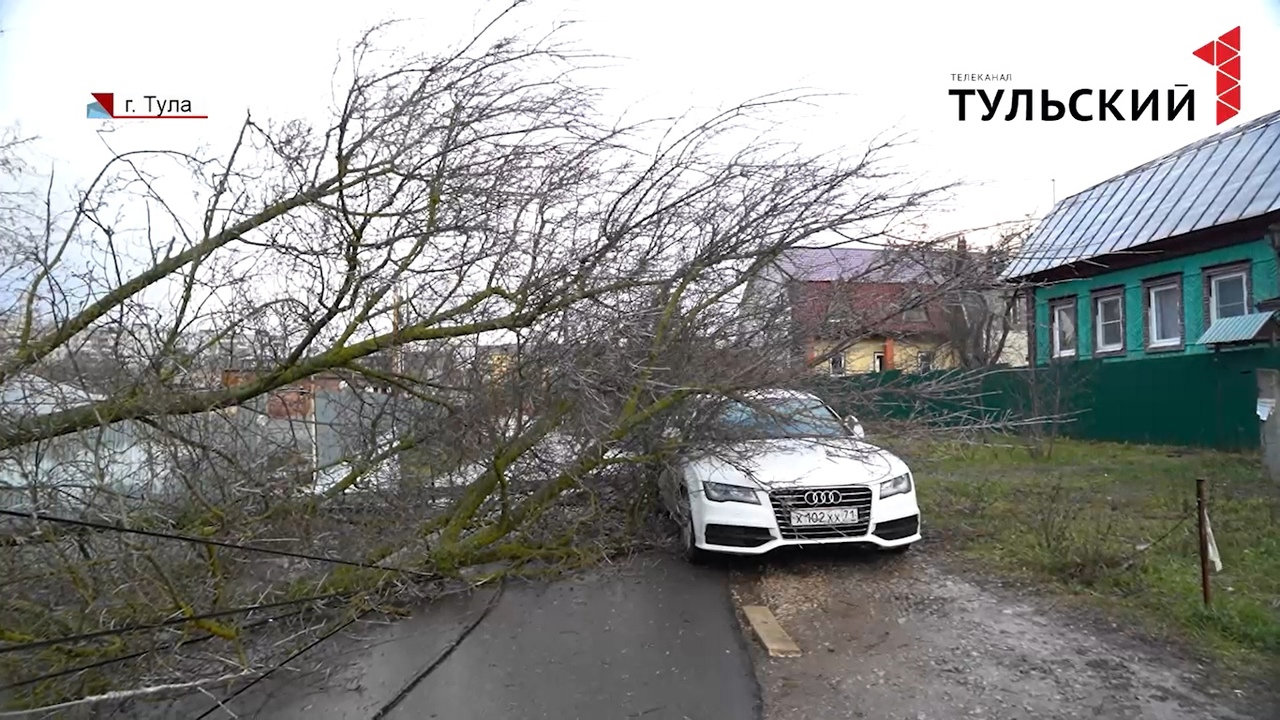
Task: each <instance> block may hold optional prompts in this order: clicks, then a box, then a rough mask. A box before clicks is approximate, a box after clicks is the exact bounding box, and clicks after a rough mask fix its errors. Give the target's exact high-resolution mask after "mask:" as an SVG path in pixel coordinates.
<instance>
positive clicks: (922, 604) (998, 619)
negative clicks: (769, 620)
mask: <svg viewBox="0 0 1280 720" xmlns="http://www.w3.org/2000/svg"><path fill="white" fill-rule="evenodd" d="M960 568H961V565H960V564H958V563H956V562H953V561H951V560H950V559H948V558H947V557H946V556H944V555H943V554H942V553H941V552H940V551H939V552H934V551H933V550H932V549H930V548H929V547H928V546H924V547H920V548H916V549H913V550H912V551H911V552H909V553H907V554H906V555H904V556H883V555H880V554H876V553H862V552H851V551H849V550H838V551H827V550H822V551H817V552H815V551H804V552H801V553H791V554H786V555H779V556H778V557H776V558H770V560H769V561H768V562H755V563H750V564H740V565H738V566H736V567H734V569H733V571H732V575H733V592H734V595H735V600H736V601H737V603H738V604H739V606H741V605H742V604H763V605H766V606H768V607H769V608H770V609H771V610H772V611H773V612H774V614H775V615H776V617H777V618H778V620H779V622H780V623H781V624H782V626H783V627H784V628H785V629H786V630H787V631H788V632H789V633H790V634H791V636H792V637H793V638H794V639H795V640H796V642H797V643H798V644H799V645H800V647H801V649H802V650H803V653H804V654H803V655H802V656H801V657H798V658H789V659H788V658H768V657H766V656H765V654H764V652H763V650H762V649H761V648H760V646H759V644H758V643H753V648H754V652H756V654H757V657H756V668H757V674H758V675H759V679H760V684H761V688H762V691H763V695H764V703H765V714H764V717H765V719H766V720H784V719H785V720H810V719H811V720H839V719H842V718H865V719H867V720H951V719H952V718H955V719H960V718H966V719H967V718H984V719H986V720H1024V719H1025V720H1031V719H1033V718H1034V719H1036V720H1059V719H1062V720H1065V719H1066V718H1104V719H1106V720H1113V719H1114V720H1277V719H1280V699H1278V698H1277V697H1276V696H1275V695H1273V694H1272V693H1271V692H1270V691H1268V690H1267V689H1265V688H1262V687H1259V685H1258V684H1257V682H1256V681H1254V682H1253V683H1245V682H1244V681H1243V680H1241V679H1240V678H1238V677H1232V676H1230V675H1219V676H1218V677H1217V678H1214V679H1211V678H1210V677H1209V673H1208V670H1207V669H1206V668H1205V667H1204V666H1202V665H1199V664H1197V663H1196V662H1194V661H1193V660H1191V659H1189V656H1188V655H1187V654H1185V653H1183V652H1180V651H1178V650H1176V649H1174V648H1172V647H1169V646H1166V645H1165V644H1164V643H1158V642H1155V641H1152V640H1150V639H1145V638H1142V637H1140V636H1138V635H1137V634H1136V633H1133V632H1129V631H1127V630H1126V629H1125V628H1122V627H1118V626H1116V625H1114V624H1111V623H1109V622H1107V621H1105V620H1103V619H1101V618H1100V617H1099V616H1097V615H1096V614H1094V613H1085V612H1083V611H1080V610H1078V609H1066V608H1064V607H1061V606H1055V605H1054V603H1053V601H1051V600H1049V599H1048V598H1040V597H1031V596H1029V595H1028V594H1027V592H1025V591H1020V590H1017V589H1014V588H1011V587H1001V586H1000V585H998V584H997V583H994V582H991V581H989V580H985V579H980V578H976V577H974V576H973V575H972V574H971V572H972V571H966V570H961V569H960ZM744 627H745V626H744ZM1270 687H1271V688H1273V689H1275V690H1280V679H1277V682H1275V683H1272V684H1270Z"/></svg>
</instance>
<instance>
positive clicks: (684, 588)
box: [135, 556, 762, 720]
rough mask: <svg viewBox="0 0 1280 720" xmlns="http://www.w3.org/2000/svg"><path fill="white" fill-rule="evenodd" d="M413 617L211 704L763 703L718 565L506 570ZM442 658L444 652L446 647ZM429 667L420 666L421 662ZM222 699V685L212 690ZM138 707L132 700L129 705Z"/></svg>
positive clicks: (262, 710) (528, 706) (756, 708)
mask: <svg viewBox="0 0 1280 720" xmlns="http://www.w3.org/2000/svg"><path fill="white" fill-rule="evenodd" d="M494 594H495V589H493V588H481V589H480V590H477V591H476V592H474V593H472V594H470V595H468V596H457V597H453V598H449V599H446V600H442V601H441V602H439V603H436V604H435V605H433V606H431V607H428V608H424V609H423V610H422V611H420V612H418V613H417V614H416V615H415V616H413V617H412V618H409V619H406V620H402V621H398V622H392V623H378V624H371V623H363V624H361V626H360V627H359V628H358V629H353V631H352V632H351V633H348V634H347V635H346V636H345V637H341V639H339V638H335V639H334V640H331V641H328V642H326V643H324V644H322V645H320V646H318V647H317V648H316V649H315V650H313V651H312V652H310V653H308V654H305V655H303V656H301V657H300V658H298V660H297V661H295V663H293V665H294V667H295V670H294V671H293V672H291V673H287V674H286V673H284V672H281V673H277V674H276V675H273V676H272V677H271V678H269V679H268V680H266V681H264V682H261V683H259V684H258V685H256V686H254V687H253V688H252V689H250V690H248V691H247V692H244V693H242V694H240V695H239V696H237V697H235V698H233V699H230V700H226V701H225V702H224V703H223V705H224V708H225V709H220V708H218V707H217V706H216V705H215V704H214V701H213V700H212V699H210V698H208V697H189V698H186V702H185V703H183V707H182V709H181V710H178V708H177V707H176V706H172V705H171V706H169V707H168V709H167V710H166V711H165V716H167V717H176V716H178V715H173V714H171V713H173V712H178V713H179V715H181V716H183V717H193V718H194V717H201V716H202V715H204V714H205V712H206V711H210V712H208V714H207V715H204V717H206V718H209V719H210V720H221V719H223V718H231V717H233V715H232V713H234V716H235V717H238V718H242V719H246V720H247V719H248V718H258V719H261V720H294V719H295V718H296V719H298V720H302V719H303V718H306V719H307V720H338V719H339V718H342V719H343V720H347V719H352V720H354V719H356V718H359V719H360V720H369V719H371V718H385V719H386V720H408V719H410V718H412V719H414V720H418V719H422V718H439V719H441V720H473V719H474V720H503V719H506V718H511V719H512V720H526V719H528V720H539V719H542V718H553V719H554V720H613V719H617V720H629V719H631V718H639V719H641V720H738V719H739V718H741V719H742V720H749V719H750V720H753V719H755V718H759V717H760V715H761V712H762V708H761V702H760V690H759V686H758V684H757V682H756V679H755V676H754V673H753V668H752V664H751V659H750V655H749V652H748V649H747V646H746V641H745V639H744V638H743V635H742V633H741V631H740V629H739V627H738V621H737V618H736V616H735V614H734V612H735V611H734V608H733V605H732V604H731V600H730V596H729V591H728V584H727V578H726V577H725V573H724V572H723V571H722V570H716V569H701V568H695V567H692V566H689V565H687V564H685V563H683V562H681V561H679V560H676V559H674V558H668V557H657V556H648V557H643V558H639V559H637V560H634V561H632V562H630V563H628V564H626V565H624V566H620V567H618V566H615V567H612V568H609V569H607V570H601V571H594V572H592V573H588V574H583V575H579V576H576V577H570V578H566V579H561V580H557V581H555V582H551V583H531V582H525V581H511V582H508V583H507V584H506V586H505V587H504V588H503V590H502V592H501V594H500V596H498V597H497V598H496V602H494V603H493V605H492V608H491V609H490V610H489V611H488V612H487V614H484V616H483V620H481V621H480V622H479V624H478V625H475V628H474V630H473V631H472V632H470V633H469V634H467V635H466V637H465V639H463V640H462V641H461V642H458V638H459V637H460V636H462V635H463V633H464V631H465V630H466V628H467V627H468V626H470V625H472V624H474V623H475V621H476V619H477V618H478V617H480V615H481V613H485V608H486V606H487V605H489V604H490V603H491V601H494V600H495V598H494ZM455 644H456V647H454V648H453V650H452V652H450V653H449V654H448V655H447V657H445V659H444V660H443V661H440V660H439V659H440V658H441V657H442V655H443V654H444V652H445V650H446V649H447V648H449V647H450V646H451V645H455ZM437 663H438V665H437V666H436V667H435V668H434V669H433V670H431V671H430V672H429V673H427V674H426V675H425V676H423V677H419V676H421V675H422V673H423V671H424V670H425V669H426V668H428V667H430V666H432V665H436V664H437ZM215 695H221V697H223V698H225V697H226V696H225V694H221V693H215ZM135 709H136V708H135Z"/></svg>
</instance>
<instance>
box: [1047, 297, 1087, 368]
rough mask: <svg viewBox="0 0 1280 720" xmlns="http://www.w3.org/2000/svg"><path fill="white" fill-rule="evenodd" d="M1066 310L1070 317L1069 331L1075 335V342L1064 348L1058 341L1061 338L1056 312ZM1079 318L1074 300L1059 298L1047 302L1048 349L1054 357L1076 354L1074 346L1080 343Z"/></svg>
mask: <svg viewBox="0 0 1280 720" xmlns="http://www.w3.org/2000/svg"><path fill="white" fill-rule="evenodd" d="M1061 312H1067V313H1070V317H1071V331H1072V332H1073V333H1074V334H1075V336H1076V344H1075V345H1073V346H1072V347H1069V348H1064V347H1062V346H1061V345H1059V343H1060V342H1061V340H1062V337H1061V335H1060V334H1059V332H1058V326H1059V323H1058V313H1061ZM1079 320H1080V318H1079V317H1077V313H1076V301H1075V300H1061V301H1058V302H1051V303H1049V351H1050V355H1052V356H1053V357H1055V358H1067V357H1075V356H1076V347H1078V346H1079V345H1080V327H1079V325H1080V322H1079Z"/></svg>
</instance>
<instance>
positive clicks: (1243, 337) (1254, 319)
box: [1196, 312, 1276, 345]
mask: <svg viewBox="0 0 1280 720" xmlns="http://www.w3.org/2000/svg"><path fill="white" fill-rule="evenodd" d="M1275 315H1276V314H1275V313H1274V312H1260V313H1249V314H1248V315H1237V316H1235V317H1229V318H1222V319H1221V320H1219V321H1218V322H1216V323H1214V324H1213V326H1212V327H1210V328H1209V329H1208V330H1205V331H1204V334H1203V335H1201V336H1200V339H1199V340H1197V341H1196V344H1198V345H1224V344H1226V343H1234V342H1247V341H1249V340H1253V339H1255V338H1257V337H1258V333H1260V332H1262V330H1263V329H1264V328H1266V327H1267V323H1268V322H1269V321H1271V320H1273V319H1274V318H1275ZM1273 327H1274V326H1273Z"/></svg>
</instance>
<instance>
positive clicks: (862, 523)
mask: <svg viewBox="0 0 1280 720" xmlns="http://www.w3.org/2000/svg"><path fill="white" fill-rule="evenodd" d="M814 490H817V491H819V492H831V491H835V492H838V493H840V499H839V500H838V501H836V502H830V501H825V500H824V501H821V502H816V503H815V502H810V501H809V500H807V499H806V498H805V495H806V494H808V493H810V492H811V491H814ZM769 500H770V502H771V503H772V504H773V516H774V518H775V519H777V521H778V530H779V532H781V533H782V538H783V539H784V540H822V539H825V538H838V537H861V536H863V535H866V534H867V529H868V528H869V527H870V526H871V488H869V487H866V486H865V485H853V486H849V487H836V488H831V487H827V488H788V489H786V490H773V491H770V493H769ZM813 507H823V508H828V507H832V508H834V507H852V508H857V509H858V522H856V523H853V524H848V525H819V526H816V527H798V528H797V527H792V526H791V511H792V510H803V509H806V508H813Z"/></svg>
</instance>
